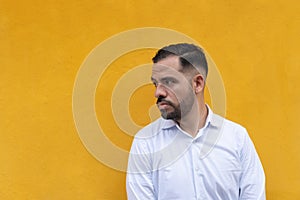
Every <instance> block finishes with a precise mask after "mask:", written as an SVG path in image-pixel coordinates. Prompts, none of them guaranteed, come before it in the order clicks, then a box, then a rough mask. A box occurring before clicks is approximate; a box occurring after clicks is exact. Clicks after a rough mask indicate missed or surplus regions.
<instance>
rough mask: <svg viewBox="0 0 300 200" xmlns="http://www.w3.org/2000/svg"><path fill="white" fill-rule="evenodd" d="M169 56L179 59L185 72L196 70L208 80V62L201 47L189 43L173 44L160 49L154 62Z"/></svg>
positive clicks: (153, 59)
mask: <svg viewBox="0 0 300 200" xmlns="http://www.w3.org/2000/svg"><path fill="white" fill-rule="evenodd" d="M169 56H178V57H179V62H180V64H181V66H182V71H183V72H185V71H187V70H189V69H191V68H194V69H196V70H197V71H198V72H199V73H200V74H202V75H203V76H204V78H205V79H206V77H207V73H208V67H207V61H206V57H205V54H204V51H203V49H202V48H200V47H199V46H196V45H194V44H188V43H179V44H171V45H169V46H165V47H163V48H161V49H159V50H158V51H157V53H156V55H155V56H154V57H153V58H152V61H153V63H157V62H159V61H160V60H163V59H165V58H167V57H169Z"/></svg>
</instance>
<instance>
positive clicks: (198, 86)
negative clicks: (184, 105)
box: [193, 74, 205, 94]
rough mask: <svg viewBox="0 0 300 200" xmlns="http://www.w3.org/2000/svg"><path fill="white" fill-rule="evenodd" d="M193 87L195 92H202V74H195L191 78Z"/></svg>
mask: <svg viewBox="0 0 300 200" xmlns="http://www.w3.org/2000/svg"><path fill="white" fill-rule="evenodd" d="M193 87H194V91H195V94H199V93H201V92H204V88H205V79H204V77H203V76H202V74H197V75H195V76H194V78H193Z"/></svg>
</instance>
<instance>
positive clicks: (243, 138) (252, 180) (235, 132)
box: [126, 108, 266, 200]
mask: <svg viewBox="0 0 300 200" xmlns="http://www.w3.org/2000/svg"><path fill="white" fill-rule="evenodd" d="M208 110H209V111H208V116H207V120H206V123H205V126H204V127H203V128H201V129H200V130H199V132H198V133H197V136H196V137H195V138H193V137H192V136H191V135H189V134H188V133H186V132H185V131H183V130H182V129H181V128H180V127H179V126H178V125H177V124H176V123H175V122H174V121H172V120H165V119H163V118H159V119H158V120H156V121H155V122H153V123H151V124H149V125H148V126H146V127H145V128H143V129H142V130H140V131H139V132H138V133H137V134H136V136H135V138H134V141H133V144H132V147H131V151H130V156H129V161H128V170H127V177H126V189H127V197H128V200H135V199H138V200H147V199H151V200H152V199H153V200H154V199H157V200H176V199H180V200H192V199H196V200H200V199H201V200H202V199H203V200H205V199H207V200H238V199H244V200H246V199H247V200H264V199H265V198H266V197H265V175H264V171H263V167H262V165H261V162H260V160H259V157H258V155H257V153H256V151H255V147H254V145H253V143H252V141H251V139H250V137H249V136H248V133H247V131H246V129H245V128H243V127H242V126H240V125H238V124H236V123H234V122H231V121H229V120H226V119H224V118H222V117H220V116H218V115H216V114H214V113H213V112H212V111H211V109H210V108H208Z"/></svg>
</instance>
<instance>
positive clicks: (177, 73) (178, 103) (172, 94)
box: [151, 44, 208, 121]
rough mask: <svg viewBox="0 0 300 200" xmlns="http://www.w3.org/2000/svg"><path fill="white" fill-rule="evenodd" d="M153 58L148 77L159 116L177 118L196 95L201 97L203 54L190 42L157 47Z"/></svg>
mask: <svg viewBox="0 0 300 200" xmlns="http://www.w3.org/2000/svg"><path fill="white" fill-rule="evenodd" d="M152 60H153V63H154V65H153V69H152V77H151V79H152V82H153V84H154V85H155V87H156V91H155V97H156V98H157V105H158V108H159V109H160V111H161V114H162V117H164V118H165V119H173V120H175V121H180V120H181V118H182V117H184V116H186V115H187V114H188V113H190V111H191V110H192V109H193V108H195V105H196V104H195V103H196V102H197V98H196V97H197V96H199V95H200V96H201V97H203V93H204V86H205V79H206V77H207V71H208V70H207V61H206V58H205V55H204V53H203V51H202V49H201V48H200V47H198V46H195V45H193V44H174V45H170V46H166V47H163V48H162V49H160V50H159V51H158V52H157V54H156V55H155V56H154V57H153V59H152ZM202 101H204V100H202Z"/></svg>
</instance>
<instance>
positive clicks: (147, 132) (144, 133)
mask: <svg viewBox="0 0 300 200" xmlns="http://www.w3.org/2000/svg"><path fill="white" fill-rule="evenodd" d="M172 126H175V122H174V121H172V120H165V119H163V118H161V117H160V118H158V119H157V120H155V121H153V122H151V123H150V124H148V125H147V126H145V127H144V128H142V129H141V130H140V131H138V132H137V134H136V135H135V139H138V138H151V137H155V136H157V135H158V134H160V133H161V132H162V130H163V129H166V128H170V127H172Z"/></svg>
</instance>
